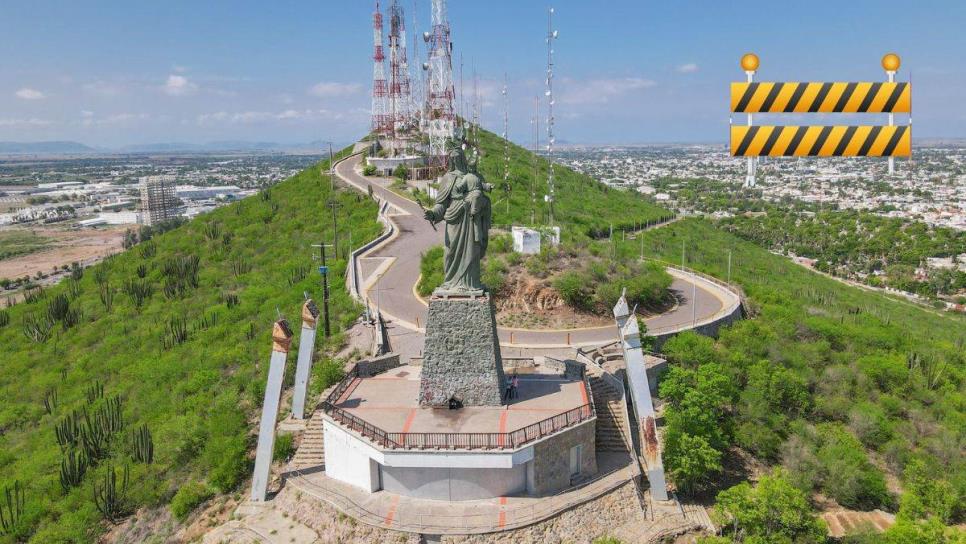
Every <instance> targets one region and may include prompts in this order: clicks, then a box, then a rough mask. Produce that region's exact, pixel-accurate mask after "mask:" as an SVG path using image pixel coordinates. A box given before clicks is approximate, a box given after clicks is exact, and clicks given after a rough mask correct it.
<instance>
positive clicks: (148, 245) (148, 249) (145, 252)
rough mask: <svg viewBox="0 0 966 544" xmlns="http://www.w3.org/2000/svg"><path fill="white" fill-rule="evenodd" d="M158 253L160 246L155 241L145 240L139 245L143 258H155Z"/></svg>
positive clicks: (139, 252)
mask: <svg viewBox="0 0 966 544" xmlns="http://www.w3.org/2000/svg"><path fill="white" fill-rule="evenodd" d="M157 253H158V246H156V245H155V244H154V242H144V243H143V244H141V245H140V246H138V254H140V255H141V258H142V259H145V260H147V259H153V258H154V256H155V255H156V254H157Z"/></svg>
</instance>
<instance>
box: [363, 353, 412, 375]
mask: <svg viewBox="0 0 966 544" xmlns="http://www.w3.org/2000/svg"><path fill="white" fill-rule="evenodd" d="M397 366H402V365H401V363H400V362H399V354H398V353H387V354H385V355H382V356H379V357H374V358H372V359H364V360H362V361H359V362H357V363H356V370H358V371H359V377H360V378H371V377H373V376H375V375H376V374H382V373H383V372H386V371H388V370H391V369H393V368H396V367H397Z"/></svg>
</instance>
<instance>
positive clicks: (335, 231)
mask: <svg viewBox="0 0 966 544" xmlns="http://www.w3.org/2000/svg"><path fill="white" fill-rule="evenodd" d="M325 205H326V207H328V208H329V209H330V210H332V246H333V251H335V258H336V259H338V258H339V223H338V216H337V215H336V213H337V210H338V209H339V208H340V207H341V205H340V204H339V203H338V202H337V201H336V200H335V199H329V201H328V202H326V203H325Z"/></svg>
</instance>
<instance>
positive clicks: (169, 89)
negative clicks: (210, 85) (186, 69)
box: [163, 74, 198, 96]
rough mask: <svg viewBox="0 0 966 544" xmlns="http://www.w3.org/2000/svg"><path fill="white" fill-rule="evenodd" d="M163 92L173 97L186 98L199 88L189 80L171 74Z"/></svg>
mask: <svg viewBox="0 0 966 544" xmlns="http://www.w3.org/2000/svg"><path fill="white" fill-rule="evenodd" d="M163 90H164V92H165V93H167V94H169V95H171V96H184V95H187V94H191V93H193V92H195V91H196V90H198V86H197V85H195V84H194V83H192V82H191V81H188V78H186V77H184V76H179V75H175V74H171V75H169V76H168V80H167V81H166V82H165V84H164V87H163Z"/></svg>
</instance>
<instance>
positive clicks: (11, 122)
mask: <svg viewBox="0 0 966 544" xmlns="http://www.w3.org/2000/svg"><path fill="white" fill-rule="evenodd" d="M52 124H53V123H52V122H50V121H47V120H45V119H37V118H30V119H0V127H46V126H50V125H52Z"/></svg>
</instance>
